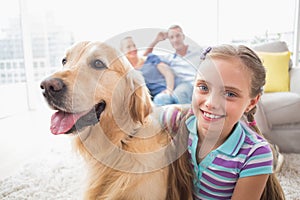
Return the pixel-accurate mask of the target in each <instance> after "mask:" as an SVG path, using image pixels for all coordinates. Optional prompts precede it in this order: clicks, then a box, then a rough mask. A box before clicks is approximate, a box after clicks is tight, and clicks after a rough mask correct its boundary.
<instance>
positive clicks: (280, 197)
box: [202, 45, 285, 200]
mask: <svg viewBox="0 0 300 200" xmlns="http://www.w3.org/2000/svg"><path fill="white" fill-rule="evenodd" d="M207 55H209V56H210V57H214V58H218V57H220V58H230V57H232V58H238V59H239V60H240V61H241V63H243V66H244V67H245V69H246V70H247V71H248V72H249V73H250V76H251V88H250V94H249V95H250V97H251V98H254V97H256V96H258V95H262V93H263V86H264V85H265V82H266V81H265V79H266V71H265V67H264V66H263V64H262V62H261V60H260V58H259V57H258V56H257V54H256V53H255V52H254V51H253V50H252V49H250V48H249V47H247V46H244V45H239V46H234V45H220V46H217V47H213V48H208V49H207V51H205V52H204V55H203V56H202V58H203V59H205V57H206V56H207ZM255 112H256V106H255V107H254V108H253V109H252V110H250V111H248V112H247V113H244V116H245V118H246V121H247V123H248V124H251V126H250V128H251V129H252V130H254V131H255V132H257V133H258V134H259V135H261V136H263V134H262V133H261V132H260V130H259V128H258V127H257V125H256V123H255V119H254V114H255ZM270 146H271V149H272V151H273V156H274V155H276V153H275V152H274V148H272V145H270ZM274 160H276V159H275V158H274ZM261 199H262V200H273V199H276V200H284V199H285V195H284V192H283V189H282V187H281V185H280V183H279V181H278V179H277V176H276V174H274V173H272V174H271V175H270V176H269V178H268V180H267V183H266V186H265V189H264V191H263V194H262V195H261Z"/></svg>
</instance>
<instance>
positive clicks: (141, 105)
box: [127, 70, 152, 124]
mask: <svg viewBox="0 0 300 200" xmlns="http://www.w3.org/2000/svg"><path fill="white" fill-rule="evenodd" d="M127 81H129V85H131V86H130V87H131V91H132V92H131V94H130V99H129V113H130V116H131V118H132V120H133V121H134V122H140V123H141V124H144V122H145V120H146V117H147V116H148V115H149V114H150V113H151V112H152V104H151V98H150V94H149V91H148V88H147V87H146V84H145V81H144V78H143V76H142V75H141V74H140V73H139V72H137V71H136V70H131V71H130V72H129V73H128V74H127Z"/></svg>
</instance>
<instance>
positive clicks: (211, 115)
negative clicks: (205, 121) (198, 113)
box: [204, 112, 221, 119]
mask: <svg viewBox="0 0 300 200" xmlns="http://www.w3.org/2000/svg"><path fill="white" fill-rule="evenodd" d="M204 116H205V117H208V118H211V119H219V118H221V116H219V115H213V114H209V113H206V112H205V113H204Z"/></svg>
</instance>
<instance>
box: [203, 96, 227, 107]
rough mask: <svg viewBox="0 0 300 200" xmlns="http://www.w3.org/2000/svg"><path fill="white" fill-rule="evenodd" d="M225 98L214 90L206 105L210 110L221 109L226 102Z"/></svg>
mask: <svg viewBox="0 0 300 200" xmlns="http://www.w3.org/2000/svg"><path fill="white" fill-rule="evenodd" d="M224 103H225V101H224V99H223V98H222V97H221V96H220V95H217V94H215V93H214V92H212V93H210V95H209V96H208V97H207V99H206V101H205V103H204V105H205V106H206V108H207V109H209V110H215V109H219V108H220V106H222V104H224Z"/></svg>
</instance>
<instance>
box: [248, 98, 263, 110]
mask: <svg viewBox="0 0 300 200" xmlns="http://www.w3.org/2000/svg"><path fill="white" fill-rule="evenodd" d="M260 96H261V95H260V94H259V95H257V96H256V97H254V98H252V99H251V100H250V103H249V105H248V107H247V109H246V112H249V111H250V110H252V109H253V108H254V107H255V106H256V104H257V103H258V101H259V99H260Z"/></svg>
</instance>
